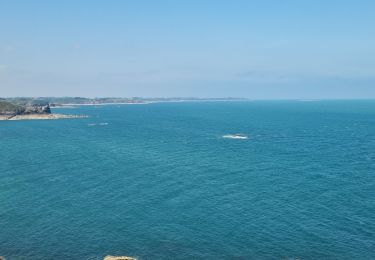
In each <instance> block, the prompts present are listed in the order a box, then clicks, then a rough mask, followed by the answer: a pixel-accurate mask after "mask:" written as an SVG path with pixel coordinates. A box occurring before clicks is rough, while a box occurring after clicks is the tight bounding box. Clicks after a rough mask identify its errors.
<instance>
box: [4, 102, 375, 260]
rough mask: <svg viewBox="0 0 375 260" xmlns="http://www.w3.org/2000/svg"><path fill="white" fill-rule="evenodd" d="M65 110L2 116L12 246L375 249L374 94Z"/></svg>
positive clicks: (26, 249)
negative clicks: (369, 97) (38, 116)
mask: <svg viewBox="0 0 375 260" xmlns="http://www.w3.org/2000/svg"><path fill="white" fill-rule="evenodd" d="M54 112H61V113H71V114H87V115H89V116H90V118H88V119H73V120H55V121H53V120H51V121H50V120H47V121H37V120H35V121H17V122H16V121H14V122H10V121H3V122H0V179H1V182H0V255H4V256H5V257H6V258H7V259H10V260H13V259H16V260H21V259H22V260H23V259H28V260H29V259H33V260H38V259H54V260H60V259H72V260H74V259H77V260H78V259H102V258H103V257H104V256H105V255H107V254H112V255H130V256H136V257H138V258H139V259H152V260H153V259H289V258H291V259H295V258H299V259H303V260H304V259H341V260H343V259H375V200H374V198H375V178H374V174H375V101H317V102H300V101H253V102H186V103H155V104H148V105H109V106H97V107H95V106H90V107H88V106H86V107H78V108H74V109H55V110H54ZM236 133H242V134H245V135H247V136H249V139H247V140H246V139H240V140H238V139H225V138H222V136H223V135H228V134H236Z"/></svg>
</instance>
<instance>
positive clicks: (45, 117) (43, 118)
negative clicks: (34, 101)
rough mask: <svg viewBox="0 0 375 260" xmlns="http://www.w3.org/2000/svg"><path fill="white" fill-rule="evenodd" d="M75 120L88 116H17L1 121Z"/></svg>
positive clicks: (2, 117) (2, 116) (1, 116)
mask: <svg viewBox="0 0 375 260" xmlns="http://www.w3.org/2000/svg"><path fill="white" fill-rule="evenodd" d="M74 118H88V116H85V115H65V114H27V115H15V116H4V115H0V121H19V120H57V119H74Z"/></svg>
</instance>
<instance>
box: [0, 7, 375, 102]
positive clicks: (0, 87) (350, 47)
mask: <svg viewBox="0 0 375 260" xmlns="http://www.w3.org/2000/svg"><path fill="white" fill-rule="evenodd" d="M374 14H375V1H373V0H368V1H366V0H352V1H349V0H283V1H281V0H273V1H272V0H257V1H256V0H158V1H156V0H149V1H146V0H117V1H116V0H101V1H96V0H64V1H50V0H44V1H42V0H33V1H29V0H23V1H21V0H0V97H13V96H35V97H37V96H85V97H134V96H137V97H202V98H205V97H245V98H251V99H347V98H353V99H360V98H375V15H374Z"/></svg>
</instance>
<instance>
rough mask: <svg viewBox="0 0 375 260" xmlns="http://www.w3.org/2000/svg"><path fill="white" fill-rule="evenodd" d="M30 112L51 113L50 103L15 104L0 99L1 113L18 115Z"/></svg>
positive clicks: (3, 114)
mask: <svg viewBox="0 0 375 260" xmlns="http://www.w3.org/2000/svg"><path fill="white" fill-rule="evenodd" d="M30 114H51V108H50V106H49V104H14V103H11V102H8V101H3V100H0V115H2V116H16V115H30Z"/></svg>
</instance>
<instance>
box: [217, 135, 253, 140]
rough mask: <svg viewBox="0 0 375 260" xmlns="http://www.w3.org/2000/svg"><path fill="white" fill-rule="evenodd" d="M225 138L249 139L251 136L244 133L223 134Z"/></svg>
mask: <svg viewBox="0 0 375 260" xmlns="http://www.w3.org/2000/svg"><path fill="white" fill-rule="evenodd" d="M223 138H228V139H249V137H248V136H247V135H244V134H233V135H223Z"/></svg>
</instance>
